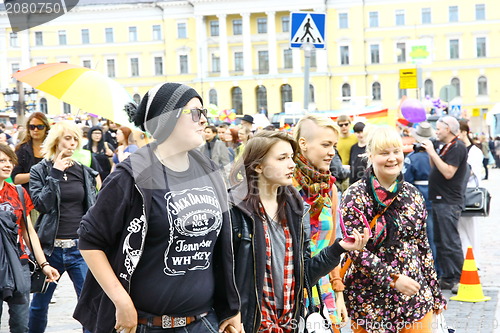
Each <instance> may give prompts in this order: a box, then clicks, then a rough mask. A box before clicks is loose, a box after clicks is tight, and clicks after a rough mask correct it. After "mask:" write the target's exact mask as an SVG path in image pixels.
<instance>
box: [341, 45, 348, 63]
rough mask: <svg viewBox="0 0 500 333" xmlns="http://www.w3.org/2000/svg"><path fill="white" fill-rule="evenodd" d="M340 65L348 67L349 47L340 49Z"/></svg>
mask: <svg viewBox="0 0 500 333" xmlns="http://www.w3.org/2000/svg"><path fill="white" fill-rule="evenodd" d="M340 64H341V65H349V46H341V47H340Z"/></svg>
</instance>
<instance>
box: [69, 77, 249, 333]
mask: <svg viewBox="0 0 500 333" xmlns="http://www.w3.org/2000/svg"><path fill="white" fill-rule="evenodd" d="M202 103H203V101H202V99H201V97H200V96H199V95H198V93H197V92H196V91H195V90H194V89H192V88H190V87H188V86H185V85H182V84H178V83H165V84H162V85H159V86H156V87H154V88H152V89H151V90H150V91H149V92H148V93H147V94H146V95H145V96H144V99H143V100H142V101H141V104H140V105H139V107H138V108H133V107H132V108H131V107H128V108H127V112H128V113H129V115H130V118H131V121H133V122H134V123H135V125H136V126H139V127H141V128H142V129H143V130H145V131H148V132H150V133H151V134H152V136H153V138H155V139H156V141H154V142H153V143H151V144H149V145H146V146H144V147H143V148H141V149H139V150H137V151H136V152H135V153H134V154H132V155H130V156H129V157H128V158H127V159H126V160H125V161H123V162H122V163H120V164H119V165H117V167H116V170H115V171H114V172H113V173H111V174H110V175H109V176H108V178H107V179H106V182H105V184H104V186H103V188H102V190H101V192H100V194H99V197H98V200H97V202H96V204H95V205H94V206H93V207H92V209H90V210H89V212H88V214H86V215H85V216H84V217H83V221H82V223H81V226H80V230H79V236H80V243H79V246H80V250H81V253H82V255H83V257H84V258H85V260H86V261H87V264H88V266H89V268H90V270H91V271H92V274H93V275H90V274H89V275H88V278H87V280H86V281H85V285H84V288H83V293H82V295H81V297H80V299H79V302H78V305H77V308H76V310H75V314H74V316H75V318H76V319H78V320H79V321H80V322H81V323H82V324H83V326H84V327H85V328H86V329H88V330H90V331H92V332H93V333H99V332H106V333H108V332H111V331H112V330H113V329H115V330H116V331H118V332H124V333H129V332H135V331H136V330H137V331H140V332H153V331H154V332H158V331H163V330H165V331H170V332H173V329H174V328H185V330H186V331H189V332H217V331H218V330H219V329H221V330H225V331H226V332H228V333H236V332H240V331H241V319H240V315H239V306H240V301H239V296H238V292H237V290H236V285H235V282H234V275H233V253H232V238H231V237H232V234H231V233H232V230H231V226H230V221H229V214H228V208H227V194H226V190H225V185H224V181H223V179H222V177H221V176H220V174H219V172H218V171H217V170H218V169H217V166H216V165H214V164H213V162H211V161H210V160H209V159H208V158H206V157H205V156H204V155H203V154H201V153H200V152H199V151H198V150H197V149H196V148H197V147H198V146H200V145H201V144H202V143H203V142H204V137H203V131H204V127H205V124H206V121H207V119H206V110H205V109H203V104H202Z"/></svg>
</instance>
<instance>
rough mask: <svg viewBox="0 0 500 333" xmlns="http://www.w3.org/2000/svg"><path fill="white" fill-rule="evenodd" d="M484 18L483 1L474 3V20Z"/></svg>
mask: <svg viewBox="0 0 500 333" xmlns="http://www.w3.org/2000/svg"><path fill="white" fill-rule="evenodd" d="M485 19H486V10H485V8H484V3H481V4H477V5H476V20H477V21H482V20H485Z"/></svg>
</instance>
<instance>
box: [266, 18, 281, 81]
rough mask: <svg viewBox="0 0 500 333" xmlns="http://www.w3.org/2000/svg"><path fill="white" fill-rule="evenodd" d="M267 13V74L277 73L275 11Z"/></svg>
mask: <svg viewBox="0 0 500 333" xmlns="http://www.w3.org/2000/svg"><path fill="white" fill-rule="evenodd" d="M266 14H267V47H268V49H269V51H268V54H269V74H271V75H276V74H278V63H277V57H276V12H266Z"/></svg>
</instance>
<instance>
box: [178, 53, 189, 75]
mask: <svg viewBox="0 0 500 333" xmlns="http://www.w3.org/2000/svg"><path fill="white" fill-rule="evenodd" d="M179 71H180V73H181V74H187V73H188V56H187V55H185V54H183V55H180V56H179Z"/></svg>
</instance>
